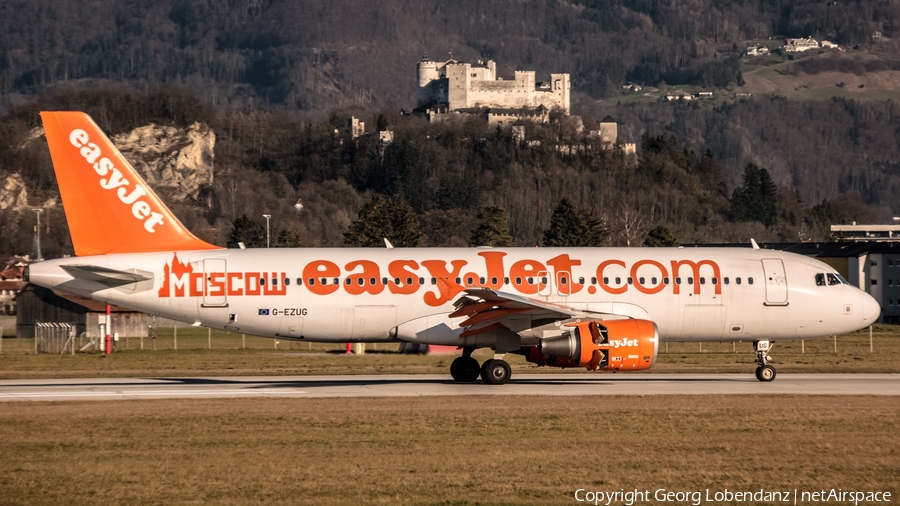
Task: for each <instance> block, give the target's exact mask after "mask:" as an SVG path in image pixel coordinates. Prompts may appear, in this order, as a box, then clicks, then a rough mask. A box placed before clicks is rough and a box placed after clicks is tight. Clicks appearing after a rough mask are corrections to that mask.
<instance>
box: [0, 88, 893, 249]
mask: <svg viewBox="0 0 900 506" xmlns="http://www.w3.org/2000/svg"><path fill="white" fill-rule="evenodd" d="M773 100H774V99H773ZM781 105H782V104H779V103H778V102H777V101H774V102H771V101H770V102H759V103H757V102H750V103H746V104H736V105H733V106H727V107H724V108H723V110H720V111H712V112H708V113H705V114H709V115H710V118H713V119H710V118H705V117H704V116H703V114H704V113H701V112H698V111H699V109H693V108H691V107H687V110H683V109H684V106H681V105H672V104H665V105H661V107H662V109H659V110H663V111H669V112H668V114H671V115H672V117H673V118H676V119H675V120H674V122H675V123H678V121H679V120H678V119H677V118H689V117H690V114H696V115H698V119H694V120H692V121H694V122H695V123H697V124H703V122H704V121H707V122H708V123H709V125H708V127H707V129H705V130H704V131H703V132H702V134H703V135H694V136H693V137H696V138H698V139H701V140H706V141H707V143H708V147H703V146H698V147H694V146H690V145H685V143H683V142H682V141H681V140H679V138H678V137H677V136H675V135H672V133H671V132H677V133H683V132H681V131H679V130H678V129H677V128H675V127H673V126H668V127H666V126H659V125H664V124H666V123H667V121H668V120H667V119H666V118H665V117H664V116H654V114H653V113H652V111H657V112H658V110H657V109H653V110H652V111H645V110H643V109H641V108H639V107H635V108H628V107H623V108H622V111H621V112H628V113H630V114H632V115H634V117H635V118H638V119H636V120H634V121H635V123H634V124H635V125H639V124H640V123H639V121H643V122H646V123H647V124H648V125H650V126H651V127H652V128H650V129H649V132H642V133H641V134H640V135H639V136H638V139H637V140H638V141H639V143H640V150H639V151H640V156H639V157H637V158H629V157H627V156H625V154H624V153H623V152H622V151H621V150H620V149H613V150H609V149H604V148H603V147H602V146H601V145H600V144H599V141H598V139H597V138H595V137H590V136H587V135H585V134H584V133H579V132H578V131H577V130H576V129H574V128H572V124H571V123H570V122H567V121H565V118H561V121H559V122H554V123H551V124H547V125H528V126H527V128H526V137H527V139H528V142H519V141H517V140H515V139H514V138H513V137H512V135H511V132H509V131H508V130H501V129H497V128H489V127H488V126H487V125H486V124H485V123H484V122H483V121H482V120H480V119H478V118H470V119H465V117H461V118H460V120H459V121H450V122H445V123H438V124H429V123H427V122H426V121H425V119H424V118H423V117H420V116H400V115H397V114H394V113H391V112H388V111H383V112H382V113H379V114H375V113H366V112H365V111H363V112H360V111H349V110H336V111H334V112H333V113H332V114H331V116H330V118H329V119H327V120H325V121H306V120H301V119H298V118H296V117H294V116H293V115H291V114H288V113H286V112H272V111H266V110H259V109H247V110H237V111H235V110H231V109H216V108H213V107H212V106H211V105H210V104H207V103H205V102H204V101H203V100H202V99H200V98H199V97H197V96H196V95H195V94H194V93H193V91H192V90H190V89H187V88H184V87H180V86H171V85H166V86H153V87H150V88H149V89H148V90H147V91H145V92H130V91H121V90H118V91H117V90H108V89H100V90H93V91H82V92H79V93H74V94H72V93H56V94H48V95H42V96H40V97H39V98H38V100H37V101H36V102H35V103H33V104H29V105H28V106H23V107H19V108H16V109H15V110H13V111H12V112H11V113H10V114H9V115H7V116H5V117H3V118H0V133H2V135H0V138H2V140H3V142H2V143H0V167H2V168H3V170H4V174H9V173H12V172H15V173H19V174H21V175H22V177H23V178H24V179H25V181H26V186H27V187H28V189H29V192H30V193H29V202H30V204H31V205H32V206H35V205H41V203H43V202H46V201H48V200H52V199H53V198H54V197H56V196H57V191H56V188H55V181H54V178H53V174H52V168H51V166H50V161H49V156H48V153H47V149H46V142H45V141H44V139H43V137H35V135H34V128H36V127H38V126H39V119H38V111H39V110H42V109H43V110H47V109H75V110H84V111H86V112H88V113H89V114H91V115H92V116H93V117H95V118H96V119H97V121H98V123H99V124H100V125H101V127H102V128H104V129H105V130H107V131H108V132H109V133H110V134H117V133H121V132H126V131H128V130H130V129H133V128H135V127H137V126H142V125H145V124H147V123H151V122H153V123H158V124H168V125H175V126H181V127H185V126H187V125H189V124H191V123H193V122H194V121H201V122H204V123H206V124H208V125H210V126H211V127H212V129H213V130H214V131H215V132H216V134H217V140H216V161H215V179H214V183H213V185H212V187H209V188H206V189H202V191H201V192H200V195H201V197H199V198H197V199H194V200H190V199H188V200H185V201H182V202H169V203H170V205H172V207H173V208H174V210H175V211H176V214H177V215H178V216H179V217H180V218H181V219H182V221H183V222H184V223H185V224H186V225H187V226H188V227H189V228H191V229H192V230H194V231H195V233H197V234H198V235H199V236H201V237H202V238H204V239H206V240H209V241H212V242H216V243H218V244H223V245H224V244H226V243H228V242H233V243H235V244H236V242H237V241H238V240H243V241H244V242H245V243H249V244H250V245H259V244H260V241H262V239H261V238H260V235H259V234H260V233H261V232H260V230H264V228H262V227H263V223H264V222H263V220H262V215H263V214H270V215H272V239H273V244H275V245H277V246H324V245H330V246H336V245H342V244H345V243H350V244H353V243H362V244H366V243H367V242H366V241H364V240H361V239H359V238H354V237H353V236H352V230H363V229H365V228H366V227H361V228H360V226H357V227H356V228H355V229H354V228H353V227H351V223H352V222H353V221H354V220H356V219H357V216H358V215H357V213H358V212H359V211H360V210H361V209H362V208H363V206H364V204H366V202H370V201H372V198H373V196H374V195H383V196H388V197H395V198H394V199H391V202H394V203H397V205H398V206H400V207H406V206H408V209H409V212H408V213H407V212H406V211H403V210H402V209H399V208H397V209H393V210H391V212H393V213H395V214H396V215H397V216H400V217H401V218H402V220H405V221H407V222H408V221H409V220H410V218H409V216H414V219H412V221H414V222H416V225H415V226H416V227H420V228H421V233H419V232H414V233H413V235H415V236H416V237H417V239H416V240H415V241H414V244H418V245H430V246H451V245H452V246H462V245H467V244H474V243H476V242H477V241H478V240H479V239H478V238H477V237H476V236H477V234H475V233H474V231H475V229H476V227H478V226H479V224H482V225H484V224H485V221H486V220H487V218H485V216H488V215H490V216H491V217H492V218H491V220H494V221H496V220H497V219H500V221H502V227H506V226H507V225H506V224H507V223H508V227H509V229H508V232H507V231H505V229H504V230H498V232H497V233H498V234H500V235H501V236H505V235H504V234H507V233H508V234H509V237H510V238H511V240H512V241H513V243H514V244H517V245H520V246H534V245H541V244H543V243H544V242H545V241H546V240H548V239H547V238H548V237H551V238H553V242H554V243H556V244H559V243H560V242H559V241H560V240H561V239H560V238H559V234H557V233H555V232H550V233H548V230H549V229H550V228H551V226H552V225H553V222H555V221H559V220H555V219H552V217H553V213H554V210H556V209H558V208H559V207H560V204H561V202H562V200H563V199H565V200H567V201H568V202H569V203H570V204H571V206H572V207H573V213H574V214H573V215H574V216H580V217H581V218H579V219H581V220H582V221H585V222H591V220H595V221H596V225H597V226H599V227H600V228H599V229H597V230H600V229H603V230H605V231H606V232H604V234H603V235H602V236H603V239H602V240H601V239H598V241H601V242H602V243H604V244H613V245H632V246H634V245H641V244H644V243H645V242H646V241H648V237H650V236H652V237H651V239H650V242H649V244H657V243H658V242H659V241H660V240H662V241H663V243H691V242H730V241H747V240H749V239H750V237H754V238H756V239H758V240H785V241H792V240H798V239H805V240H808V239H818V240H821V239H824V238H826V237H827V235H828V232H827V227H828V225H829V224H831V223H840V222H847V221H853V220H855V221H871V220H873V219H876V218H878V217H880V216H882V217H883V215H884V213H883V212H882V213H881V215H879V212H880V211H879V209H880V207H879V206H878V205H870V204H867V203H866V202H865V200H864V197H863V196H862V195H861V194H860V193H855V192H853V191H852V190H853V189H854V188H855V187H854V186H852V185H853V184H855V183H854V182H853V180H852V178H851V179H849V180H847V183H846V184H847V187H846V188H843V190H845V191H843V192H838V191H836V192H834V193H832V194H829V195H830V196H831V198H830V199H829V200H825V199H822V200H811V199H806V200H804V199H803V198H802V197H801V193H802V192H804V191H807V189H806V188H803V187H802V186H798V185H797V184H796V181H792V180H787V181H785V180H784V178H783V177H782V176H781V175H780V173H779V172H778V171H773V172H772V173H771V174H770V172H769V171H768V170H766V163H767V162H766V161H765V160H762V161H761V163H760V164H758V165H746V166H745V167H742V168H741V171H740V172H739V174H738V175H737V176H730V175H729V171H728V170H726V168H725V167H724V166H723V164H722V163H721V161H720V159H719V157H718V156H716V154H715V151H714V150H713V149H712V148H713V147H715V148H720V146H719V144H720V143H723V142H724V143H726V144H725V145H726V146H727V143H728V142H736V141H734V140H731V141H729V135H736V134H734V132H733V131H732V129H730V127H728V126H727V125H725V126H724V127H723V126H722V125H717V124H716V123H715V121H714V118H716V117H718V115H722V114H728V115H730V116H732V117H733V118H734V121H737V122H740V121H741V118H742V117H744V116H742V115H746V117H758V116H760V115H758V114H755V113H754V111H755V110H756V109H757V108H761V107H762V108H767V109H766V110H767V111H768V114H769V115H775V114H776V111H779V110H780V109H783V110H781V112H780V113H779V114H782V115H792V114H796V113H797V110H794V109H791V108H790V107H787V108H786V109H785V108H784V107H781ZM837 105H838V106H839V107H840V110H848V109H849V110H851V111H854V109H853V106H854V105H853V104H837ZM829 107H834V105H830V106H829ZM855 107H857V109H858V111H857V112H854V113H853V114H851V116H853V115H855V114H862V115H864V116H865V115H868V121H870V122H875V123H877V124H879V125H881V127H882V128H893V129H894V130H895V132H894V133H893V134H891V135H889V137H891V138H896V136H897V134H896V128H897V123H898V119H897V117H898V113H897V111H894V110H888V111H885V112H883V113H882V112H880V111H878V112H877V114H876V112H874V111H870V110H868V109H867V108H866V107H865V106H859V105H857V106H855ZM730 108H735V109H736V110H737V111H738V112H737V113H734V112H733V111H731V110H730ZM801 110H802V109H801ZM859 111H861V112H859ZM351 114H362V115H363V116H362V117H363V119H364V120H366V122H367V123H369V124H371V125H379V126H380V127H381V128H383V129H390V130H391V131H393V133H394V140H393V142H391V143H384V142H381V141H380V140H379V139H378V136H377V135H374V134H372V133H370V134H368V135H364V136H362V137H359V138H356V139H354V138H352V137H351V134H350V132H349V130H348V129H347V128H346V125H347V119H348V118H349V117H350V115H351ZM847 114H850V113H847ZM704 118H705V119H704ZM838 119H839V120H840V121H843V117H841V118H838ZM782 120H783V121H787V120H786V119H784V118H782ZM875 123H870V124H875ZM765 126H766V125H765V123H750V122H749V121H748V125H747V129H748V132H750V133H751V134H753V135H756V133H754V132H756V130H755V129H757V128H765ZM719 128H723V131H718V130H717V129H719ZM654 129H657V130H659V131H658V132H654V131H653V130H654ZM835 129H836V131H837V132H838V133H837V134H834V135H840V131H842V130H841V128H837V127H835ZM829 132H830V131H829V130H828V129H824V128H815V129H810V130H809V131H808V135H811V136H813V141H814V142H815V143H821V144H822V145H824V144H826V143H830V142H833V140H834V138H833V137H829V135H831V134H830V133H829ZM869 137H870V136H869V135H868V134H865V132H862V133H861V135H859V136H857V138H855V140H851V141H848V142H847V143H845V144H843V145H837V146H836V147H835V148H834V149H837V150H839V149H841V148H842V146H843V147H847V148H848V149H855V150H856V151H855V152H857V153H858V152H859V151H860V149H862V150H867V149H869V147H872V148H873V149H876V148H877V149H882V148H883V146H880V145H876V144H872V142H873V140H872V139H871V138H869ZM790 141H791V139H790V138H789V139H787V140H786V141H785V142H786V143H787V144H786V145H784V146H782V145H781V144H778V143H774V144H773V145H775V146H776V147H779V149H781V151H780V153H781V154H782V157H783V158H784V159H785V160H793V159H794V158H791V156H788V153H789V151H790ZM853 142H855V143H857V145H859V146H862V148H853ZM740 148H741V147H738V148H735V149H738V151H739V149H740ZM893 149H896V147H894V148H893ZM725 151H726V152H727V150H725ZM891 152H892V151H891ZM828 153H829V151H828V149H826V148H824V147H823V152H822V153H819V154H817V156H818V157H819V158H817V159H818V160H821V161H823V162H824V161H825V160H824V158H825V157H827V156H829V155H828ZM732 154H733V155H734V156H739V152H735V153H732ZM797 156H801V154H799V153H798V154H797ZM886 156H887V155H886ZM772 160H776V158H773V159H772ZM836 162H837V163H838V165H840V162H841V160H840V159H838V160H837V161H836ZM831 166H832V165H829V167H831ZM788 168H790V166H789V167H788ZM779 170H780V169H779ZM891 171H892V172H891ZM772 175H774V176H775V177H774V178H773V177H772ZM801 175H802V174H801ZM811 177H814V175H813V176H811ZM884 177H887V178H888V179H885V180H882V181H881V183H880V184H877V185H870V186H865V187H866V188H869V190H870V191H869V194H870V195H874V196H878V195H882V193H883V194H884V197H885V199H890V201H889V203H888V202H885V203H884V205H896V203H895V200H896V199H893V198H892V196H891V195H889V194H888V192H889V188H885V187H887V186H889V184H892V185H894V187H896V185H897V174H896V166H892V168H891V169H889V170H887V169H886V172H884ZM729 178H732V179H734V181H733V182H732V183H731V184H729ZM837 184H843V183H840V181H839V182H838V183H837ZM826 186H827V185H826ZM814 188H818V187H814ZM822 188H824V186H823V187H822ZM823 191H824V190H823ZM879 191H881V192H882V193H879ZM298 202H299V203H301V204H302V209H300V208H299V206H297V205H296V204H297V203H298ZM45 207H47V206H45ZM487 208H491V209H499V211H491V212H490V213H487V214H485V213H481V211H482V210H484V209H487ZM497 212H499V213H500V214H501V215H502V216H500V217H497ZM409 213H412V214H409ZM479 216H481V217H479ZM501 218H502V219H501ZM33 222H34V216H33V214H32V213H30V212H28V211H27V210H24V211H20V212H15V211H12V210H11V209H6V210H4V211H0V238H2V244H0V253H3V254H13V253H23V252H26V251H27V250H28V246H29V245H30V244H31V238H32V231H33ZM236 225H240V226H239V227H236ZM593 227H594V225H589V226H588V227H587V228H584V227H582V228H581V230H593ZM570 228H571V227H570ZM233 229H240V230H239V232H240V233H241V234H243V233H245V232H246V233H247V234H249V235H240V234H237V235H235V233H234V230H233ZM574 229H578V227H575V228H574ZM348 231H351V232H350V233H351V235H350V236H347V235H345V232H348ZM651 232H653V233H652V234H651ZM590 233H591V234H593V232H590ZM42 235H43V237H44V242H43V245H44V252H45V255H46V256H51V257H52V256H58V255H62V254H67V253H71V246H70V245H69V244H68V241H69V239H68V234H67V232H66V228H65V221H64V217H63V213H62V209H61V208H60V207H58V206H53V205H51V206H49V207H48V208H47V210H46V211H45V214H44V221H43V228H42ZM385 235H386V236H390V232H385ZM586 235H587V233H586ZM419 236H421V240H419V239H418V237H419ZM598 237H599V236H598ZM660 238H663V239H660ZM577 239H580V238H576V239H571V238H570V239H566V240H568V241H569V243H571V244H574V243H577ZM376 240H380V239H379V238H377V237H376ZM654 241H656V242H654ZM262 244H264V242H263V243H262Z"/></svg>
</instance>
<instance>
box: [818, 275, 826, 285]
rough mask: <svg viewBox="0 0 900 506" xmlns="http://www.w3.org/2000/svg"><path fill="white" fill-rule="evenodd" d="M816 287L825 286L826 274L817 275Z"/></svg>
mask: <svg viewBox="0 0 900 506" xmlns="http://www.w3.org/2000/svg"><path fill="white" fill-rule="evenodd" d="M816 286H825V273H824V272H820V273H818V274H816Z"/></svg>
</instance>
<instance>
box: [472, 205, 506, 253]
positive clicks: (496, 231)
mask: <svg viewBox="0 0 900 506" xmlns="http://www.w3.org/2000/svg"><path fill="white" fill-rule="evenodd" d="M477 218H478V219H479V220H481V222H480V223H479V224H478V226H477V227H476V228H475V230H474V231H473V232H472V238H471V239H469V244H470V245H472V246H500V247H508V246H515V245H516V243H515V242H514V241H513V238H512V236H511V235H510V234H509V223H508V222H507V220H506V210H505V209H503V208H502V207H498V206H490V207H485V208H484V209H482V210H481V212H480V213H478V216H477Z"/></svg>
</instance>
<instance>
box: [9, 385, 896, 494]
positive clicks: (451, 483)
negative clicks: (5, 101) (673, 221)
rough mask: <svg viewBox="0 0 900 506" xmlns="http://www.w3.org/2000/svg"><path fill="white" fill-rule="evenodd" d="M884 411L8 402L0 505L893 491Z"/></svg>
mask: <svg viewBox="0 0 900 506" xmlns="http://www.w3.org/2000/svg"><path fill="white" fill-rule="evenodd" d="M898 415H900V399H898V398H897V397H890V398H888V397H839V398H835V397H803V396H796V397H778V396H773V397H754V396H678V397H677V398H665V397H653V398H646V397H634V398H622V397H603V398H582V397H578V398H544V397H539V398H530V399H529V400H528V402H527V403H525V402H522V400H521V399H520V398H509V397H491V398H487V397H470V398H465V397H462V398H457V397H442V398H410V399H403V400H398V399H371V398H366V399H250V400H247V399H243V400H169V401H115V402H85V403H82V402H74V403H30V404H15V405H14V406H13V405H6V406H3V409H0V454H2V455H3V458H2V459H0V503H2V504H61V503H64V504H76V505H77V504H316V505H333V504H334V505H337V504H441V505H465V504H578V503H577V502H576V501H575V499H574V497H573V494H574V492H575V490H576V489H579V488H585V489H587V490H600V491H618V490H620V489H625V490H631V489H634V488H637V489H640V490H644V489H648V490H651V491H655V490H657V489H659V488H666V489H668V490H678V491H695V490H698V491H699V490H705V489H707V488H708V489H710V490H712V491H717V490H724V489H725V488H727V489H729V490H732V491H734V490H745V491H758V490H759V489H761V488H763V489H766V490H793V489H795V488H797V489H799V490H800V491H804V490H816V491H818V490H820V489H825V490H828V489H831V488H843V489H844V490H864V491H866V490H875V491H891V492H893V494H894V497H895V498H896V497H897V494H898V493H900V489H898V479H897V477H898V476H900V443H898V439H897V434H898V431H900V417H898ZM617 504H622V503H621V502H619V503H617ZM679 504H690V503H679Z"/></svg>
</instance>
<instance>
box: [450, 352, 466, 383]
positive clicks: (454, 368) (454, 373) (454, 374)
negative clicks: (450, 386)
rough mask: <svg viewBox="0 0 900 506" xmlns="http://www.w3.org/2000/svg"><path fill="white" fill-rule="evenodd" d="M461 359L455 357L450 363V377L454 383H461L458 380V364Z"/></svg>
mask: <svg viewBox="0 0 900 506" xmlns="http://www.w3.org/2000/svg"><path fill="white" fill-rule="evenodd" d="M462 359H463V358H462V357H456V358H455V359H453V362H450V377H451V378H453V380H454V381H462V380H461V379H460V378H459V362H460V361H461V360H462Z"/></svg>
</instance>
